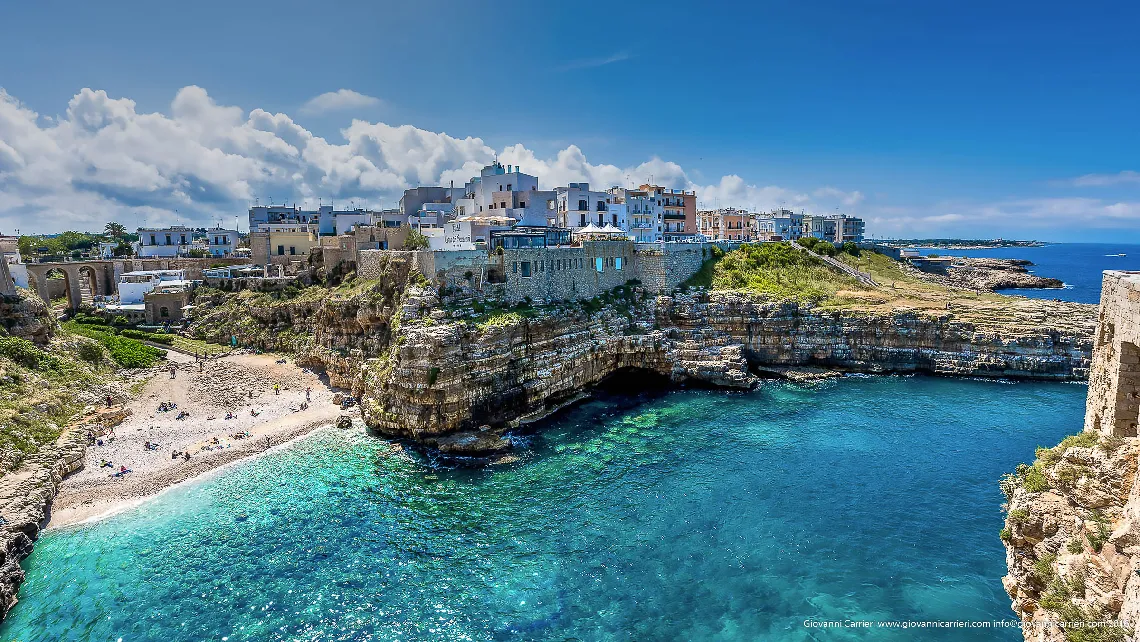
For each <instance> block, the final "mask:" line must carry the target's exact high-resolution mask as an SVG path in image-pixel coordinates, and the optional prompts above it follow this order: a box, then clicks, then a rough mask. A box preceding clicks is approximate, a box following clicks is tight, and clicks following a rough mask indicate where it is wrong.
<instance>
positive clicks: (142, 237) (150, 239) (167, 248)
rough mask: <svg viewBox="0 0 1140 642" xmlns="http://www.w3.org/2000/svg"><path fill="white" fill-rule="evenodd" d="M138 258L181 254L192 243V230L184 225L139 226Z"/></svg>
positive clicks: (184, 252)
mask: <svg viewBox="0 0 1140 642" xmlns="http://www.w3.org/2000/svg"><path fill="white" fill-rule="evenodd" d="M138 232H139V240H138V252H137V254H138V255H139V257H140V258H155V257H175V256H182V255H184V254H186V252H187V251H188V250H189V249H190V247H191V246H192V245H193V244H194V230H192V229H190V228H188V227H186V226H184V225H174V226H172V227H140V228H139V230H138Z"/></svg>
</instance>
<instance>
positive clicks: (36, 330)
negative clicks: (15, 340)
mask: <svg viewBox="0 0 1140 642" xmlns="http://www.w3.org/2000/svg"><path fill="white" fill-rule="evenodd" d="M0 327H3V328H4V331H5V332H7V333H8V334H10V335H12V336H14V337H20V338H21V339H27V340H28V341H32V342H34V343H36V344H39V345H47V343H48V342H49V341H51V338H52V336H54V335H55V329H56V323H55V319H53V318H52V315H51V310H49V309H48V307H47V304H46V303H44V302H43V300H41V299H40V298H39V297H37V296H36V295H35V294H33V293H32V292H31V291H29V290H25V289H23V288H17V290H16V295H15V296H0Z"/></svg>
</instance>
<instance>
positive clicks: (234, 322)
mask: <svg viewBox="0 0 1140 642" xmlns="http://www.w3.org/2000/svg"><path fill="white" fill-rule="evenodd" d="M388 270H389V275H388V276H387V277H386V278H385V279H383V280H382V281H381V282H376V283H375V284H373V285H367V284H364V285H356V286H352V287H348V288H345V287H342V288H338V289H336V290H332V291H329V290H324V291H323V292H325V293H326V295H325V296H313V295H310V294H305V295H302V296H301V297H298V299H296V300H288V299H282V300H273V299H271V298H269V297H264V296H262V297H261V298H250V297H249V296H247V297H246V298H244V299H236V300H235V299H227V298H225V297H218V298H217V299H216V300H213V301H210V300H206V301H198V302H197V303H198V304H200V305H203V307H204V308H206V309H207V310H208V312H207V313H206V314H205V315H204V316H203V317H202V318H201V319H200V320H199V321H198V322H196V328H197V329H198V332H199V335H200V336H205V337H208V338H213V339H215V340H221V341H228V340H229V339H230V336H231V335H233V336H236V337H237V339H238V341H239V343H242V344H254V345H260V346H262V347H265V348H267V349H285V350H289V351H292V352H294V353H296V354H297V355H298V362H299V363H302V364H305V363H308V364H311V365H314V366H319V367H322V368H325V369H327V371H328V372H329V374H330V378H331V379H332V382H333V383H334V384H335V385H339V386H342V387H346V388H349V389H351V390H352V391H353V394H354V395H355V396H356V397H357V398H359V400H360V405H361V410H362V413H363V416H364V419H365V420H366V422H367V423H368V425H369V426H370V427H372V428H373V429H374V430H376V431H377V432H379V433H380V434H383V435H387V436H393V437H402V438H409V439H413V440H416V441H418V442H420V443H424V444H427V445H433V446H438V447H442V448H445V449H446V448H450V447H452V446H455V447H456V448H457V449H462V450H469V451H480V450H482V449H484V447H486V446H493V445H494V444H495V443H496V442H501V440H500V437H501V432H502V430H504V429H507V428H510V427H511V426H513V425H514V424H515V422H516V421H519V420H525V419H526V418H528V417H535V416H542V415H544V414H545V413H548V412H549V411H551V410H552V409H554V408H557V407H559V406H560V405H562V404H564V403H566V402H568V401H570V400H573V399H575V398H576V397H577V396H579V395H581V394H583V393H585V392H588V391H589V390H590V389H591V387H592V386H594V385H595V384H598V383H599V382H600V381H601V380H603V379H604V378H606V377H607V376H609V375H611V374H613V373H615V372H617V371H619V370H624V369H640V370H644V371H648V372H652V373H656V374H658V375H662V376H664V377H667V378H668V379H669V380H671V381H673V382H677V383H681V382H687V381H693V382H701V383H704V384H711V385H715V386H723V387H730V388H748V387H750V386H752V385H754V384H755V382H756V380H757V378H756V376H755V374H753V372H754V371H755V370H758V369H768V370H771V369H780V368H790V367H801V366H807V367H815V368H826V369H833V370H842V371H851V372H870V373H889V372H906V373H909V372H928V373H935V374H946V375H961V376H984V377H1014V378H1034V379H1054V380H1080V379H1084V378H1086V377H1087V374H1088V364H1089V355H1090V352H1091V347H1092V343H1091V334H1092V328H1093V325H1094V319H1093V307H1092V306H1082V305H1079V304H1065V305H1066V306H1068V307H1066V308H1065V309H1064V310H1063V311H1062V314H1060V315H1054V316H1052V317H1047V315H1045V314H1044V313H1040V311H1035V312H1034V313H1033V314H1030V315H1028V316H1026V317H1025V318H1021V317H1020V316H1018V315H1020V314H1021V313H1020V312H1003V314H1005V316H1004V317H1003V318H1001V319H997V320H995V321H994V323H992V324H989V325H985V324H979V323H967V322H963V321H958V320H956V319H955V317H954V315H953V314H952V313H945V314H931V313H929V312H922V311H917V310H896V311H894V312H891V313H886V314H884V313H872V312H854V311H850V310H838V309H828V308H823V307H816V306H812V305H810V304H804V303H797V302H788V301H771V300H766V299H764V298H762V297H759V296H753V295H749V294H742V293H734V292H712V293H709V292H704V291H697V292H695V293H691V294H676V295H673V296H650V295H649V294H647V293H645V292H643V291H640V290H638V289H637V288H629V289H627V290H626V291H625V292H622V293H620V294H617V295H615V297H614V298H613V299H611V300H610V301H608V302H603V303H601V304H598V303H597V302H594V303H593V304H591V303H590V302H584V303H579V302H574V303H564V304H559V305H550V306H544V307H541V308H510V309H502V310H497V311H495V310H485V309H480V308H481V304H476V303H468V304H467V305H453V306H452V307H449V308H445V307H444V306H442V305H441V303H440V301H439V299H438V298H437V296H436V293H435V292H434V290H430V289H428V288H426V287H423V286H422V285H420V284H417V283H416V282H415V274H414V270H411V269H409V266H408V265H406V264H404V263H403V262H402V260H401V259H400V258H399V257H394V258H393V259H392V260H391V263H390V265H389V266H388ZM393 283H397V284H400V287H393V286H392V284H393ZM306 292H307V291H306ZM1042 303H1043V304H1044V303H1045V302H1042ZM210 306H214V307H213V309H212V310H209V308H210ZM475 310H479V312H475ZM1035 310H1036V309H1035ZM1060 318H1063V319H1064V320H1063V321H1058V320H1057V319H1060ZM457 434H459V435H461V438H452V436H454V435H457Z"/></svg>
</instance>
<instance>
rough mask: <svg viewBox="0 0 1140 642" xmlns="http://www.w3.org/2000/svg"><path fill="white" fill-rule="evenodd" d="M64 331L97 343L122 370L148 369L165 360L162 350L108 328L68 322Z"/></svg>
mask: <svg viewBox="0 0 1140 642" xmlns="http://www.w3.org/2000/svg"><path fill="white" fill-rule="evenodd" d="M64 329H66V330H67V331H68V332H71V333H73V334H77V335H79V336H83V337H87V338H89V339H94V340H96V341H98V342H99V343H100V344H102V345H103V347H104V348H106V349H107V352H108V353H109V354H110V355H111V359H113V360H114V361H115V363H117V364H119V365H120V366H122V367H124V368H149V367H151V366H153V365H154V364H155V363H157V362H158V361H159V360H161V359H165V358H166V353H165V352H163V351H162V350H159V349H158V348H154V347H151V346H148V345H146V344H144V343H142V342H141V341H138V340H137V339H131V338H129V337H124V336H120V335H118V334H116V333H115V332H114V331H113V330H111V329H109V328H100V327H98V326H94V325H85V324H81V323H75V322H74V321H69V322H67V323H65V324H64Z"/></svg>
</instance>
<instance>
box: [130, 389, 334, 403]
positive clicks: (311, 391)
mask: <svg viewBox="0 0 1140 642" xmlns="http://www.w3.org/2000/svg"><path fill="white" fill-rule="evenodd" d="M312 393H313V388H312V386H307V387H306V388H305V401H310V398H309V396H310V395H311V394H312ZM108 399H110V397H108Z"/></svg>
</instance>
